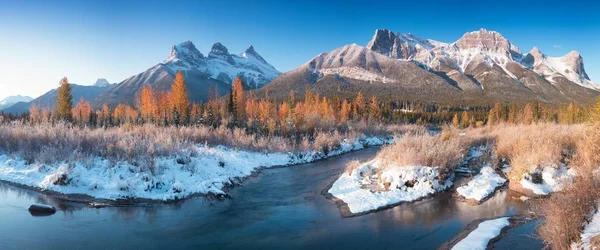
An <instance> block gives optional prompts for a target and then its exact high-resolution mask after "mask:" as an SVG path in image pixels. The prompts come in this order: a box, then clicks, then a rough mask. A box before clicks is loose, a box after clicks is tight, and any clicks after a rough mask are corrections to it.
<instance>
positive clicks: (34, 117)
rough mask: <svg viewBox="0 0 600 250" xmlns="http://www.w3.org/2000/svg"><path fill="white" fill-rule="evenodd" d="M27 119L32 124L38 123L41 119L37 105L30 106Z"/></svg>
mask: <svg viewBox="0 0 600 250" xmlns="http://www.w3.org/2000/svg"><path fill="white" fill-rule="evenodd" d="M29 119H30V120H31V121H32V122H38V121H40V119H41V112H40V108H38V105H37V104H35V103H34V104H31V106H30V107H29Z"/></svg>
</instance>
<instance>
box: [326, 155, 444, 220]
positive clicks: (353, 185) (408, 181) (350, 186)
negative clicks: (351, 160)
mask: <svg viewBox="0 0 600 250" xmlns="http://www.w3.org/2000/svg"><path fill="white" fill-rule="evenodd" d="M379 165H380V163H379V160H377V159H375V160H372V161H369V162H366V163H363V164H362V165H360V166H359V167H357V168H356V169H354V170H353V171H352V172H350V173H344V174H342V176H340V178H339V179H338V180H337V181H335V183H333V185H332V186H331V189H329V193H330V194H331V195H333V196H335V197H336V198H338V199H340V200H342V201H343V202H344V203H346V204H347V205H348V208H349V209H350V212H351V213H353V214H357V213H364V212H369V211H373V210H376V209H379V208H382V207H386V206H390V205H394V204H398V203H401V202H406V201H414V200H417V199H420V198H423V197H426V196H428V195H431V194H434V193H436V192H439V191H443V190H445V189H447V188H449V187H450V186H452V180H453V178H452V177H451V178H448V179H447V180H445V181H443V182H442V183H440V182H439V180H438V168H437V167H426V166H404V167H396V168H388V169H385V170H383V172H382V173H380V175H381V180H384V182H388V183H389V184H390V185H389V191H386V190H385V189H384V187H383V185H382V184H381V183H377V175H378V167H379ZM373 187H379V188H378V189H377V190H373Z"/></svg>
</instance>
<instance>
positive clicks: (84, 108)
mask: <svg viewBox="0 0 600 250" xmlns="http://www.w3.org/2000/svg"><path fill="white" fill-rule="evenodd" d="M91 113H92V105H90V103H89V102H87V101H86V100H85V99H84V98H83V96H82V97H81V99H79V102H78V103H77V105H75V107H73V109H72V111H71V115H72V117H73V118H74V120H75V121H76V122H79V123H85V122H89V120H90V114H91Z"/></svg>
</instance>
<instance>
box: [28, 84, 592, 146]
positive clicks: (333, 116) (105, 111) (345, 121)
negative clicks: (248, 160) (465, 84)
mask: <svg viewBox="0 0 600 250" xmlns="http://www.w3.org/2000/svg"><path fill="white" fill-rule="evenodd" d="M243 86H244V84H243V81H242V79H241V78H239V77H236V78H235V79H234V81H233V83H232V84H231V89H230V93H229V95H227V96H225V97H220V98H219V97H214V98H210V99H209V100H208V101H207V102H205V103H194V102H191V101H190V100H189V97H188V93H187V91H186V83H185V80H184V77H183V74H182V73H181V72H177V74H176V75H175V79H174V81H173V84H172V85H171V89H170V90H168V91H157V90H155V89H153V87H152V86H151V85H146V86H144V87H143V88H142V90H141V92H140V94H139V95H138V96H137V97H136V100H135V104H134V105H133V106H130V105H125V104H118V105H117V106H116V107H115V108H114V109H111V108H109V106H108V105H107V104H104V105H102V106H101V108H100V109H97V110H94V109H93V108H92V105H91V104H90V103H89V102H88V101H86V100H85V99H83V98H81V99H80V100H79V101H78V102H77V103H76V104H75V105H74V106H73V102H72V96H71V86H70V85H69V83H68V80H67V78H63V79H62V80H61V81H60V87H59V89H58V96H57V101H56V105H55V107H54V108H53V109H52V110H49V109H47V108H43V107H41V106H38V105H36V104H32V105H31V108H30V110H29V111H30V112H29V117H28V118H29V120H30V121H31V122H34V123H35V122H42V121H46V122H53V121H57V120H64V121H68V122H72V123H74V124H77V125H82V126H95V127H106V126H119V125H122V124H142V123H152V124H157V125H162V126H169V125H176V126H180V125H182V126H186V125H197V124H202V125H210V126H215V127H216V126H220V125H226V126H229V127H242V128H245V129H247V130H250V131H252V132H258V133H269V134H286V133H289V132H310V131H313V130H315V129H332V128H338V129H339V128H343V127H347V126H349V125H351V124H352V123H353V122H362V123H366V124H382V123H384V124H385V123H411V124H424V125H425V124H434V125H443V124H448V123H450V124H452V125H454V126H455V127H461V128H466V127H478V126H483V125H485V124H488V125H494V124H498V123H503V122H504V123H511V124H531V123H537V122H555V123H565V124H573V123H580V122H584V121H587V120H589V119H592V118H593V117H594V116H595V114H600V101H599V102H598V103H597V104H596V105H594V106H583V107H582V106H578V105H575V104H573V103H571V104H569V105H565V106H557V105H548V104H541V103H539V102H534V103H529V104H526V105H518V104H501V103H496V104H495V105H492V106H474V107H452V106H442V105H437V104H423V103H415V102H408V101H388V102H379V101H378V100H377V97H376V96H369V97H367V96H365V95H363V94H362V93H361V92H359V93H357V94H356V96H355V97H354V98H349V99H340V98H339V97H325V96H320V95H319V94H318V93H313V92H311V91H310V90H309V89H306V90H305V93H304V96H303V98H301V99H296V97H295V93H294V92H293V91H290V94H289V95H288V96H287V97H286V98H285V99H284V100H283V101H274V100H275V99H274V98H269V96H268V94H267V95H266V96H264V97H260V98H259V97H256V96H254V93H253V92H250V93H247V92H248V91H246V90H245V89H244V87H243ZM599 100H600V99H599ZM598 116H600V115H598Z"/></svg>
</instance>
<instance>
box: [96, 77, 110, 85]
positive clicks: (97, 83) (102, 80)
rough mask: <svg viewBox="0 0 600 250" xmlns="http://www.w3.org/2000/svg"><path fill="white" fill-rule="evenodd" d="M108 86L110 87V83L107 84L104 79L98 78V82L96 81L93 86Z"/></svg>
mask: <svg viewBox="0 0 600 250" xmlns="http://www.w3.org/2000/svg"><path fill="white" fill-rule="evenodd" d="M108 85H110V82H108V81H107V80H106V79H104V78H98V80H96V83H94V86H96V87H106V86H108Z"/></svg>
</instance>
